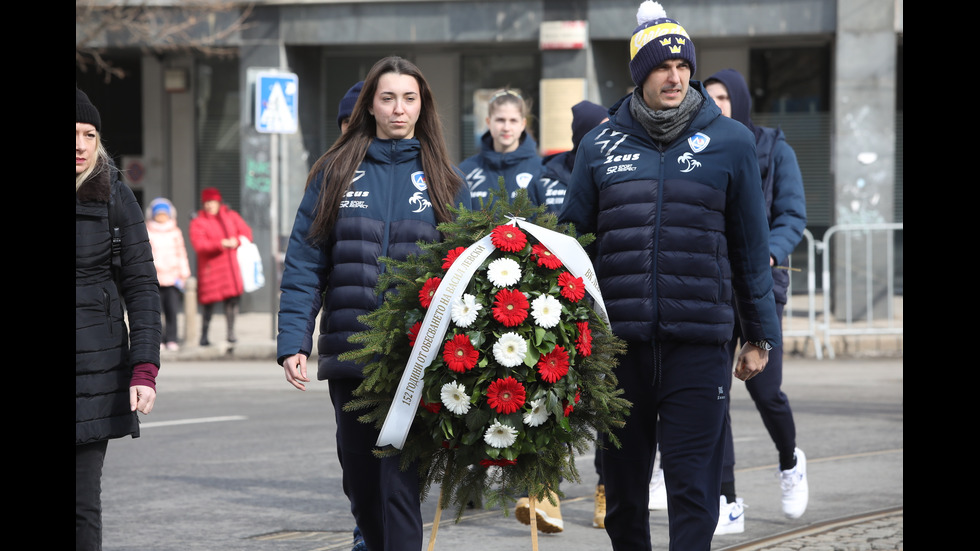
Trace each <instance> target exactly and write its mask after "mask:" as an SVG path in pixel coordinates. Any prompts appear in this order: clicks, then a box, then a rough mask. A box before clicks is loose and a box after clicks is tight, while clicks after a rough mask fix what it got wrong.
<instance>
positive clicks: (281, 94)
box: [255, 72, 299, 134]
mask: <svg viewBox="0 0 980 551" xmlns="http://www.w3.org/2000/svg"><path fill="white" fill-rule="evenodd" d="M298 96H299V77H297V76H296V75H295V74H293V73H273V72H269V73H259V74H258V78H257V79H256V81H255V130H257V131H259V132H263V133H268V134H294V133H296V130H297V129H298V127H299V124H298V121H299V109H298V107H297V102H298Z"/></svg>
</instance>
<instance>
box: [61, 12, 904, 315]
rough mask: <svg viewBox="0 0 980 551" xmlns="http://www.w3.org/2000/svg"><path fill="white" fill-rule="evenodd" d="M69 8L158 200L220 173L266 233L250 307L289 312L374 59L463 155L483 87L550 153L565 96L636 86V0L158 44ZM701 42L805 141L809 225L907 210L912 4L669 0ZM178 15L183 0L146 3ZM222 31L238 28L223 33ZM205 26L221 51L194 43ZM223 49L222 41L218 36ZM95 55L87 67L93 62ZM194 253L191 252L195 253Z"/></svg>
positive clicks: (287, 18)
mask: <svg viewBox="0 0 980 551" xmlns="http://www.w3.org/2000/svg"><path fill="white" fill-rule="evenodd" d="M84 4H86V3H85V2H78V3H76V47H77V50H78V49H79V48H78V47H79V46H81V47H83V48H82V49H93V50H96V51H98V52H99V53H100V55H102V56H103V57H104V58H105V59H107V60H109V61H111V62H114V63H115V65H116V66H117V67H124V68H126V69H127V74H126V76H125V78H121V79H120V78H118V77H115V78H110V79H108V81H107V79H106V78H105V75H104V74H102V73H100V72H97V71H94V70H93V69H92V67H91V65H89V66H88V67H84V68H83V67H82V66H81V65H80V64H79V63H76V82H77V83H78V85H79V86H81V87H82V88H83V89H85V90H86V92H87V93H89V95H90V97H92V100H93V102H94V103H95V104H96V105H97V106H98V107H99V109H100V111H101V112H102V114H103V115H102V116H103V120H104V123H103V126H104V132H105V136H106V141H107V144H108V146H109V149H110V151H111V152H113V153H114V154H115V155H116V156H117V159H118V160H119V162H120V165H121V166H122V168H123V169H124V170H126V173H127V176H128V178H129V182H130V184H131V185H132V186H133V188H134V190H135V191H136V192H137V196H138V197H140V198H141V199H145V200H146V201H149V200H150V199H152V198H153V197H157V196H166V197H168V198H170V199H171V200H173V202H174V203H175V205H176V206H177V208H178V212H179V213H180V214H179V223H180V225H181V227H182V228H184V230H185V234H186V230H187V226H188V224H189V221H190V218H191V215H192V213H193V212H195V211H196V210H197V209H199V208H200V201H199V195H200V190H201V189H203V188H205V187H209V186H214V187H217V188H219V189H221V190H222V193H223V195H224V197H225V199H226V201H227V202H228V203H229V204H230V205H231V206H232V207H234V208H236V209H238V210H240V211H241V212H242V213H243V215H244V216H245V218H246V220H247V221H248V223H249V224H250V225H251V226H252V228H253V230H254V232H255V240H256V243H258V245H259V247H260V250H262V252H263V256H264V258H267V259H270V262H267V263H266V266H265V268H266V280H267V282H268V283H267V285H266V287H265V288H264V289H262V290H260V291H257V292H255V293H252V294H249V295H246V297H245V300H244V301H243V309H244V310H246V311H275V310H277V309H278V285H277V282H278V270H279V262H278V260H279V259H280V258H281V255H282V253H283V250H282V248H283V246H284V243H285V240H286V238H287V236H288V234H289V231H290V229H291V225H292V216H293V214H294V213H295V209H296V206H297V204H298V202H299V199H300V197H301V195H302V192H303V188H304V185H305V181H306V175H307V171H308V169H309V167H310V166H311V165H312V163H313V162H314V161H315V160H316V158H317V157H319V155H320V154H322V153H323V151H325V150H326V149H327V147H329V145H330V144H331V143H333V141H334V140H335V139H336V137H337V136H338V135H339V129H338V127H337V123H336V110H337V104H338V102H339V100H340V98H341V97H342V96H343V94H344V93H345V91H346V90H347V89H348V88H349V87H350V85H352V84H353V83H354V82H356V81H358V80H361V79H363V78H364V76H365V74H366V72H367V70H368V69H369V68H370V67H371V65H372V64H373V63H374V62H375V61H377V60H378V59H379V58H381V57H384V56H387V55H399V56H402V57H405V58H407V59H410V60H412V61H413V62H414V63H416V64H417V65H418V66H419V67H420V68H421V69H422V71H423V72H424V74H425V75H426V78H427V79H428V81H429V83H430V85H431V86H432V88H433V90H434V92H435V94H436V100H437V102H438V109H439V112H440V115H441V117H442V119H443V122H444V124H445V126H446V128H445V134H446V137H447V141H448V142H449V147H450V151H451V153H452V154H453V155H454V157H455V160H456V161H460V160H462V159H464V158H465V157H467V156H469V155H471V154H473V153H475V152H476V147H477V144H478V138H479V134H480V132H482V126H481V125H482V111H481V107H482V108H483V109H485V106H484V105H481V98H483V97H485V95H483V94H485V93H486V91H487V90H492V89H494V88H499V87H503V86H509V87H513V88H518V89H520V90H521V91H522V94H523V95H524V96H525V97H526V98H527V99H529V100H530V102H531V105H532V112H533V113H534V117H533V119H532V121H531V125H530V128H531V132H532V134H534V136H535V138H536V139H537V140H538V142H539V145H541V149H542V151H541V153H547V152H551V151H557V150H561V149H563V148H568V147H570V133H571V131H570V127H569V126H568V125H569V123H570V113H569V109H568V108H569V107H570V106H571V105H572V104H574V103H575V102H576V101H578V100H579V99H588V100H590V101H593V102H595V103H599V104H602V105H607V106H608V105H612V104H613V103H615V102H616V101H617V100H618V99H619V98H621V97H622V96H623V95H625V94H626V93H628V91H629V89H630V87H631V86H632V82H631V81H630V77H629V71H628V62H629V38H630V35H631V33H632V31H633V29H634V28H635V26H636V10H637V7H638V6H639V4H640V2H639V0H536V1H517V0H510V1H508V0H496V1H495V0H490V1H472V0H429V1H419V2H416V1H410V0H405V1H375V0H365V1H360V2H350V1H348V2H341V1H333V0H321V1H315V0H306V1H304V0H298V1H291V2H290V1H278V0H270V1H258V2H253V3H248V4H246V3H237V2H231V3H228V5H227V6H225V7H226V8H230V9H225V10H222V11H219V12H210V13H198V14H197V16H199V19H200V23H198V24H197V25H195V26H192V28H191V30H190V31H189V32H188V34H186V35H184V36H185V38H186V42H187V44H185V45H184V46H185V47H181V44H180V40H179V39H174V43H173V44H171V43H167V44H161V43H159V42H152V41H150V42H147V41H146V40H145V38H139V37H136V38H134V35H133V34H132V33H126V32H123V31H121V30H113V31H106V30H101V31H100V30H95V29H98V28H99V25H100V23H102V22H103V21H102V19H103V18H108V17H109V11H108V8H107V7H108V6H111V5H112V4H113V3H112V2H99V1H97V0H92V2H90V3H88V5H84ZM661 4H662V5H663V6H664V8H665V9H666V11H667V14H668V16H670V17H672V18H674V19H676V20H678V21H679V22H680V23H681V24H682V25H683V26H684V27H685V29H687V31H688V33H689V34H690V35H691V37H692V38H693V40H694V42H695V45H696V49H697V57H698V59H697V73H696V74H695V75H694V76H693V78H694V79H696V80H700V79H703V78H707V76H709V75H711V74H712V73H714V72H715V71H717V70H719V69H723V68H726V67H732V68H735V69H738V70H739V71H741V72H742V73H743V74H744V75H745V76H746V79H747V80H748V82H749V85H750V88H751V89H752V91H753V104H754V108H755V109H754V112H753V119H754V120H755V122H756V123H757V124H764V125H770V126H777V125H779V126H781V127H782V128H783V129H784V131H785V132H786V135H787V138H788V141H789V142H790V144H791V145H793V147H794V148H795V149H796V150H797V154H798V157H799V159H800V163H801V169H802V171H803V173H804V182H805V186H806V193H807V203H808V205H807V206H808V214H809V224H808V229H810V231H811V232H812V233H813V234H814V235H816V236H818V237H819V235H820V234H821V233H822V232H823V230H825V229H826V228H827V227H830V226H832V225H834V224H841V223H856V222H902V207H903V205H902V188H903V185H902V112H903V102H902V59H903V53H902V52H903V34H904V33H903V4H902V1H901V0H762V1H759V0H686V1H684V2H680V1H675V2H671V1H670V0H662V1H661ZM152 5H153V6H156V7H154V8H147V9H151V10H152V9H156V10H170V12H171V13H172V14H177V15H176V17H179V16H180V14H181V13H182V8H183V7H184V6H183V3H182V2H180V1H179V0H177V1H173V2H166V1H161V2H155V3H152ZM226 29H227V30H230V31H231V32H229V33H228V34H227V35H226V34H224V32H223V31H224V30H226ZM199 40H203V41H205V42H208V45H209V46H213V47H218V46H220V47H221V55H215V52H214V51H209V50H210V49H211V48H200V47H197V48H189V47H186V46H187V45H189V44H191V43H196V41H199ZM215 49H216V48H215ZM83 69H84V70H83ZM267 72H282V73H286V74H290V75H295V76H296V77H297V80H298V90H297V92H296V98H297V104H298V115H299V116H298V124H297V130H296V132H294V133H282V134H278V133H265V132H259V131H258V130H256V124H255V122H256V121H255V113H256V92H255V83H256V75H258V74H260V73H267ZM192 257H193V253H192Z"/></svg>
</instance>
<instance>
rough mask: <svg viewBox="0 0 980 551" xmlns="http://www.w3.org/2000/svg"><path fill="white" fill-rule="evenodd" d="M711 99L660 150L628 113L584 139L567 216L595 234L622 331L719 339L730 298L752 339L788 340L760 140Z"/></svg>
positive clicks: (729, 322)
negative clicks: (773, 266)
mask: <svg viewBox="0 0 980 551" xmlns="http://www.w3.org/2000/svg"><path fill="white" fill-rule="evenodd" d="M689 93H693V94H698V93H700V94H701V95H702V96H703V99H704V101H702V104H701V107H700V109H699V111H698V112H697V113H696V114H695V115H694V117H693V120H692V121H691V124H690V126H689V127H688V129H687V130H685V132H684V133H683V134H682V135H681V137H679V138H678V139H676V140H675V141H674V142H673V143H671V144H669V145H668V146H666V148H663V149H661V147H660V146H658V145H657V144H656V143H655V142H654V141H653V140H652V139H651V138H650V136H649V135H648V134H647V132H646V130H644V128H643V127H642V126H641V125H640V123H639V122H637V121H635V120H634V119H633V117H632V115H631V114H630V110H629V104H628V102H629V99H630V97H631V96H626V97H624V98H623V99H621V100H620V102H619V103H618V104H617V105H616V106H614V107H613V110H614V111H615V113H614V115H613V117H612V118H611V119H610V120H609V121H607V122H605V123H603V124H600V125H599V126H598V127H597V128H595V129H594V130H592V131H591V132H589V133H588V134H587V135H586V136H585V138H583V140H582V143H581V144H580V145H579V150H578V154H577V156H576V158H575V167H574V171H573V173H572V179H571V182H570V184H569V187H568V192H567V195H566V197H565V204H564V207H563V209H562V212H561V215H560V217H559V219H560V221H561V222H571V223H573V224H574V225H575V227H576V230H577V231H578V232H579V233H595V234H596V236H597V239H596V241H595V243H593V245H592V252H593V257H592V259H593V263H594V265H595V267H596V274H597V276H598V279H599V284H600V287H601V290H602V296H603V299H604V301H605V304H606V307H607V310H608V313H609V316H610V319H611V322H612V329H613V331H614V332H615V333H616V334H617V335H618V336H620V337H621V338H623V339H625V340H627V341H640V342H654V341H660V340H667V341H677V342H688V343H699V344H717V345H722V344H724V343H726V342H728V340H729V339H731V336H732V330H733V328H734V319H735V317H734V316H735V313H734V310H733V308H732V298H733V295H734V297H735V298H736V299H737V301H738V306H739V312H740V314H741V318H742V327H743V330H744V334H745V336H746V338H747V340H750V341H756V340H762V339H766V340H768V341H769V342H770V343H771V344H772V345H773V346H777V345H778V344H779V343H780V340H781V332H780V326H779V321H778V319H777V317H776V309H775V301H774V299H773V283H772V274H771V272H770V270H769V254H768V250H769V249H768V244H767V242H768V239H769V228H768V226H767V224H766V215H765V212H764V205H763V199H762V188H761V186H760V185H759V166H758V163H757V162H756V154H755V140H754V139H753V136H752V134H751V133H750V132H749V131H748V129H747V128H745V127H744V126H743V125H741V124H739V123H737V122H735V121H733V120H731V119H729V118H727V117H724V116H722V114H721V111H720V110H719V109H718V107H717V106H716V105H715V104H714V102H713V101H712V100H711V98H710V97H709V96H708V95H707V92H705V90H704V86H703V85H701V83H700V82H697V81H691V86H690V91H689Z"/></svg>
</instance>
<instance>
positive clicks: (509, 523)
mask: <svg viewBox="0 0 980 551" xmlns="http://www.w3.org/2000/svg"><path fill="white" fill-rule="evenodd" d="M222 323H223V321H222V320H221V316H215V319H214V320H213V322H212V334H211V335H210V336H211V341H212V342H215V343H216V344H214V345H212V346H210V347H207V348H202V347H197V346H194V345H193V343H192V344H191V345H185V346H184V347H183V348H182V349H181V350H180V351H178V352H171V351H167V352H165V353H164V355H163V361H162V364H163V365H162V366H161V371H160V376H159V378H158V393H159V394H158V399H157V404H156V407H155V409H154V411H153V412H152V413H151V414H150V415H149V416H142V421H143V429H142V436H141V438H138V439H120V440H114V441H112V442H111V443H110V445H109V450H108V454H107V457H106V465H105V474H104V478H103V506H104V523H105V538H104V539H105V541H104V543H105V545H104V549H105V550H106V551H123V550H127V551H128V550H133V551H137V550H138V551H219V550H221V551H223V550H236V551H238V550H240V551H258V550H263V551H318V550H334V549H336V550H346V549H350V543H351V536H350V534H351V531H352V529H353V527H354V525H353V519H352V517H351V515H350V511H349V506H348V503H347V500H346V498H345V496H344V495H343V491H342V488H341V478H340V476H341V473H340V468H339V465H338V463H337V456H336V445H335V440H334V434H335V426H336V425H335V423H334V418H333V409H332V406H331V405H330V400H329V396H328V394H327V392H326V391H327V383H326V382H323V381H313V382H312V383H310V384H309V385H308V390H307V391H306V392H300V391H298V390H295V389H293V388H292V387H291V386H290V385H289V384H288V383H286V381H285V378H284V376H283V372H282V369H281V368H280V367H279V366H278V365H277V364H276V362H275V358H274V356H275V347H274V338H273V337H274V329H273V323H272V316H270V315H269V314H243V315H242V316H241V317H240V321H239V322H238V324H237V325H238V327H237V328H236V329H237V333H238V342H237V343H236V344H235V346H234V348H231V349H228V348H227V345H226V344H224V343H222V342H221V340H222V339H221V338H220V337H221V336H223V335H224V328H223V326H222V325H221V324H222ZM194 340H196V338H195V339H194ZM898 349H899V350H900V349H901V347H899V348H898ZM850 350H852V351H857V350H860V347H854V346H852V347H850ZM903 379H904V378H903V360H902V357H901V355H900V354H897V355H896V354H894V353H890V354H875V353H873V351H868V350H866V351H865V353H864V354H853V355H850V356H844V355H841V354H838V355H837V357H836V358H835V359H833V360H829V359H826V358H824V359H822V360H817V359H815V358H813V357H808V356H806V355H791V356H789V357H787V358H786V361H785V368H784V385H783V390H784V391H785V392H786V393H787V395H788V396H789V398H790V402H791V404H792V406H793V410H794V414H795V420H796V424H797V435H798V437H797V440H798V445H799V446H800V447H801V448H802V449H804V450H805V451H806V454H807V458H808V467H809V469H808V470H809V475H808V478H809V485H810V502H809V507H808V508H807V511H806V514H804V515H803V517H802V518H800V519H796V520H790V519H786V518H785V517H783V515H782V513H781V509H780V504H779V496H780V492H779V482H778V479H777V475H776V470H777V466H776V463H775V462H776V452H775V448H774V447H773V445H772V442H771V440H770V439H769V436H768V433H767V432H766V431H765V428H764V427H763V425H762V422H761V419H760V417H759V415H758V412H757V411H756V410H755V406H754V404H753V403H752V400H751V398H750V397H749V396H748V393H747V392H746V391H745V386H744V384H741V383H740V382H739V381H737V380H735V381H734V384H733V388H732V393H731V396H732V407H731V412H732V419H733V431H734V434H735V451H736V461H737V464H736V488H737V490H738V494H739V496H740V497H742V498H743V500H744V501H745V504H746V505H747V507H746V513H745V514H746V524H745V532H744V533H742V534H731V535H724V536H717V537H715V538H714V541H713V543H712V550H715V551H734V550H736V549H738V550H747V549H752V550H766V551H829V550H850V549H853V550H865V549H867V550H871V549H874V550H901V549H903V548H904V542H903V528H904V522H903V507H904V482H903V481H904V475H903V471H904V428H903V423H904V420H903V418H904V415H903V396H904V387H903ZM593 457H594V455H592V453H591V452H588V453H585V454H583V455H580V456H578V457H576V465H577V467H578V470H579V473H580V476H581V479H580V480H579V481H566V482H565V483H564V484H563V485H562V488H561V489H562V491H563V492H564V493H565V498H564V499H563V500H562V502H561V512H562V516H563V520H564V524H565V530H564V531H563V532H562V533H559V534H548V535H546V534H542V533H539V534H537V536H536V537H533V538H532V534H531V532H530V529H529V527H528V526H525V525H523V524H520V523H519V522H518V521H517V520H515V518H514V516H513V514H512V512H510V511H506V512H505V511H502V510H497V509H493V510H486V509H468V510H466V511H464V513H463V517H462V518H461V519H460V521H459V522H455V515H454V511H441V512H438V514H439V518H440V522H439V524H438V529H437V531H436V532H435V534H433V530H432V529H433V524H434V523H433V521H434V519H435V518H436V515H437V511H436V506H435V503H436V501H437V497H438V488H433V489H432V493H431V494H430V495H429V496H428V499H426V500H425V501H424V502H423V505H422V516H423V520H424V522H425V523H426V525H425V542H424V546H425V547H424V549H426V550H429V549H431V550H433V551H434V550H448V549H457V548H459V549H467V550H469V549H476V550H484V549H486V550H498V549H500V550H503V549H507V550H512V549H532V550H533V549H538V550H541V551H549V550H555V551H558V550H561V551H584V550H590V551H591V550H607V549H611V546H610V545H609V540H608V537H607V536H606V534H605V532H604V531H603V530H600V529H596V528H593V527H592V515H593V505H594V500H593V494H594V489H595V484H596V480H597V476H596V474H595V472H594V469H593V466H592V465H593V464H592V460H593ZM638 483H646V481H638ZM650 529H651V538H652V542H653V546H654V549H662V550H665V549H667V547H668V543H669V539H668V533H667V532H668V530H667V512H666V511H651V514H650ZM433 535H434V536H435V539H434V540H433ZM430 545H431V546H430ZM398 551H400V550H398Z"/></svg>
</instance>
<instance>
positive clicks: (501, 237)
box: [490, 224, 527, 253]
mask: <svg viewBox="0 0 980 551" xmlns="http://www.w3.org/2000/svg"><path fill="white" fill-rule="evenodd" d="M490 235H491V236H492V237H491V238H490V242H491V243H493V246H494V247H497V248H498V249H500V250H502V251H507V252H509V253H516V252H518V251H522V250H524V246H525V245H527V236H526V235H524V232H522V231H521V230H519V229H518V228H517V226H511V225H510V224H504V225H503V226H497V227H496V228H494V229H493V231H492V232H490Z"/></svg>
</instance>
